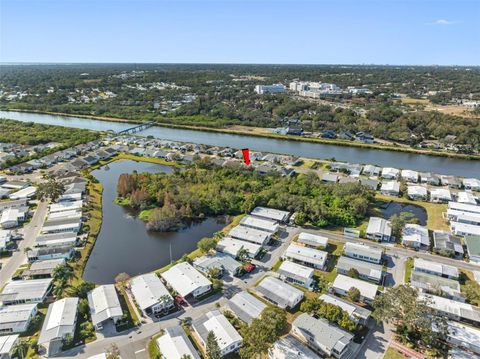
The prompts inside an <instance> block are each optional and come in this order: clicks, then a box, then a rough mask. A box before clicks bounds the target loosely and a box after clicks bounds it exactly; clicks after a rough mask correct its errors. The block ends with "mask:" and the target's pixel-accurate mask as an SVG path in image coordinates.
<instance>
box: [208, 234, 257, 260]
mask: <svg viewBox="0 0 480 359" xmlns="http://www.w3.org/2000/svg"><path fill="white" fill-rule="evenodd" d="M242 248H243V249H245V250H246V251H247V252H248V256H249V257H250V258H255V257H256V256H257V255H258V254H259V253H260V250H261V249H262V246H260V245H258V244H253V243H250V242H245V241H240V240H237V239H233V238H231V237H224V238H222V239H221V240H220V241H219V242H218V243H217V251H219V252H223V253H226V254H229V255H231V256H232V257H234V258H236V257H237V255H238V252H239V251H240V250H241V249H242Z"/></svg>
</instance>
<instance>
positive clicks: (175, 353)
mask: <svg viewBox="0 0 480 359" xmlns="http://www.w3.org/2000/svg"><path fill="white" fill-rule="evenodd" d="M157 346H158V347H159V348H160V350H161V353H162V356H163V357H165V358H168V359H182V357H183V356H184V355H189V356H190V357H191V358H192V359H200V356H199V355H198V353H197V351H196V350H195V348H194V347H193V345H192V342H191V341H190V339H188V336H187V334H186V333H185V331H184V330H183V328H182V327H181V326H179V325H177V326H174V327H169V328H166V329H165V334H163V335H162V336H161V337H159V338H157Z"/></svg>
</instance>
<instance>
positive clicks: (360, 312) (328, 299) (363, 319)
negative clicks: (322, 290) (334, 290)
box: [319, 294, 372, 324]
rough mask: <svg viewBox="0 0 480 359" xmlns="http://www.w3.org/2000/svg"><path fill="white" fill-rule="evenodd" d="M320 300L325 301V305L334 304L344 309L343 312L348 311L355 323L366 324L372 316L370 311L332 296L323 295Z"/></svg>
mask: <svg viewBox="0 0 480 359" xmlns="http://www.w3.org/2000/svg"><path fill="white" fill-rule="evenodd" d="M319 299H321V300H323V301H324V302H325V303H330V304H334V305H336V306H338V307H340V308H342V310H344V311H346V312H347V313H348V315H349V318H350V319H351V320H353V321H354V322H355V323H361V324H366V323H367V321H368V318H370V315H371V314H372V312H371V311H370V310H368V309H365V308H363V307H361V306H359V305H356V304H354V303H352V302H349V301H346V300H343V299H342V298H339V297H337V296H334V295H331V294H322V295H321V296H320V297H319Z"/></svg>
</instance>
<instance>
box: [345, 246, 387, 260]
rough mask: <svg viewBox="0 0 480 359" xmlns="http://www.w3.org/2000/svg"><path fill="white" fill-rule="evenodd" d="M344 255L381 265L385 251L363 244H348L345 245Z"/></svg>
mask: <svg viewBox="0 0 480 359" xmlns="http://www.w3.org/2000/svg"><path fill="white" fill-rule="evenodd" d="M343 254H344V255H345V256H347V257H350V258H355V259H359V260H362V261H365V262H370V263H376V264H380V262H381V261H382V254H383V251H382V250H381V249H378V248H374V247H370V246H367V245H366V244H363V243H356V242H347V243H345V248H344V251H343Z"/></svg>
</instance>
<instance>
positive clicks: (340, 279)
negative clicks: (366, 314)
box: [332, 274, 378, 304]
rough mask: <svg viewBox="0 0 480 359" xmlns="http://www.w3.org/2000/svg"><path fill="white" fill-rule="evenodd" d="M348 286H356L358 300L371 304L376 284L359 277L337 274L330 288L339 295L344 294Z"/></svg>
mask: <svg viewBox="0 0 480 359" xmlns="http://www.w3.org/2000/svg"><path fill="white" fill-rule="evenodd" d="M350 288H357V289H358V290H359V291H360V301H362V302H364V303H367V304H372V303H373V300H374V299H375V297H376V295H377V291H378V286H377V285H375V284H372V283H368V282H365V281H363V280H360V279H356V278H351V277H347V276H345V275H343V274H339V275H337V277H336V278H335V280H334V281H333V284H332V289H333V291H334V292H335V293H337V294H339V295H343V296H346V295H347V294H348V291H349V290H350Z"/></svg>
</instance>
